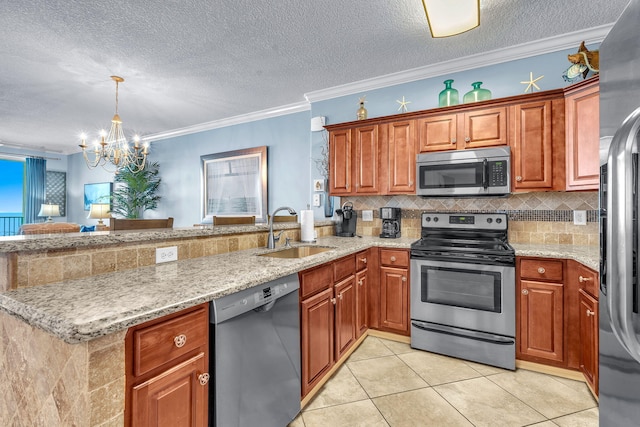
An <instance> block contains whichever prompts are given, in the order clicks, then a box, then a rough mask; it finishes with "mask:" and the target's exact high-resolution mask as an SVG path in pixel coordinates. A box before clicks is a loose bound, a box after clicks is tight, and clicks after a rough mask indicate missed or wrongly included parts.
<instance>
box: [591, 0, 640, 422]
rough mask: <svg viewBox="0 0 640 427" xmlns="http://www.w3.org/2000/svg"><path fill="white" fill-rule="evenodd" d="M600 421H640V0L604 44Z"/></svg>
mask: <svg viewBox="0 0 640 427" xmlns="http://www.w3.org/2000/svg"><path fill="white" fill-rule="evenodd" d="M600 136H601V139H600V141H601V143H600V164H601V168H600V230H601V233H600V254H601V256H600V300H599V305H600V362H599V364H600V366H599V370H600V393H599V397H600V426H602V427H605V426H606V427H610V426H625V427H626V426H637V425H640V314H639V313H640V312H639V311H638V310H639V305H640V298H639V293H638V283H637V282H638V271H640V269H639V268H638V267H639V266H638V260H639V259H638V257H637V253H638V237H639V236H638V220H637V215H638V202H639V200H638V180H639V176H638V173H637V171H638V167H637V166H638V145H639V141H640V0H632V1H631V2H630V3H629V5H628V6H627V8H626V9H625V11H624V12H623V13H622V15H621V17H620V18H619V19H618V21H617V22H616V24H615V25H614V27H613V28H612V30H611V31H610V33H609V34H608V35H607V37H606V39H605V40H604V41H603V42H602V44H601V45H600Z"/></svg>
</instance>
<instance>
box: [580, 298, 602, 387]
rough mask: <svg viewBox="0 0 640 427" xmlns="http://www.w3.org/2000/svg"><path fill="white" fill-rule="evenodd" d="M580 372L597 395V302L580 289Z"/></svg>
mask: <svg viewBox="0 0 640 427" xmlns="http://www.w3.org/2000/svg"><path fill="white" fill-rule="evenodd" d="M579 298H580V309H579V319H580V320H579V322H580V371H582V373H583V374H584V377H585V379H586V380H587V385H589V387H590V388H591V390H592V391H593V394H595V395H596V396H597V395H598V356H599V355H598V348H599V337H598V334H599V325H598V321H599V320H598V318H599V312H598V301H597V300H596V299H595V298H594V297H592V296H591V295H589V294H588V293H586V292H585V291H584V290H582V289H580V296H579Z"/></svg>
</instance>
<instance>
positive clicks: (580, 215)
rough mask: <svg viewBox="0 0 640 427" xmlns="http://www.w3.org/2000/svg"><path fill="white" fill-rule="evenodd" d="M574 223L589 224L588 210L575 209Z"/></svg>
mask: <svg viewBox="0 0 640 427" xmlns="http://www.w3.org/2000/svg"><path fill="white" fill-rule="evenodd" d="M573 223H574V224H575V225H587V211H573Z"/></svg>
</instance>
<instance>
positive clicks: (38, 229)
mask: <svg viewBox="0 0 640 427" xmlns="http://www.w3.org/2000/svg"><path fill="white" fill-rule="evenodd" d="M78 232H80V226H79V225H78V224H73V223H69V222H38V223H34V224H22V226H21V227H20V231H19V234H57V233H78Z"/></svg>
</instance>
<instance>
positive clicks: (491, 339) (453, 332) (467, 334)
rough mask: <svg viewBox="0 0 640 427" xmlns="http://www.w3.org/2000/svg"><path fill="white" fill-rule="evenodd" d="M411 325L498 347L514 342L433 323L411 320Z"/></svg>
mask: <svg viewBox="0 0 640 427" xmlns="http://www.w3.org/2000/svg"><path fill="white" fill-rule="evenodd" d="M411 324H412V325H413V326H415V327H416V328H418V329H422V330H424V331H429V332H435V333H439V334H447V335H453V336H456V337H462V338H468V339H472V340H477V341H483V342H488V343H491V344H499V345H513V344H514V343H515V340H514V339H513V338H509V337H503V336H501V335H494V334H488V333H486V332H478V331H470V330H468V329H461V328H454V327H452V326H444V325H438V324H435V323H427V322H420V321H417V320H412V321H411Z"/></svg>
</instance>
